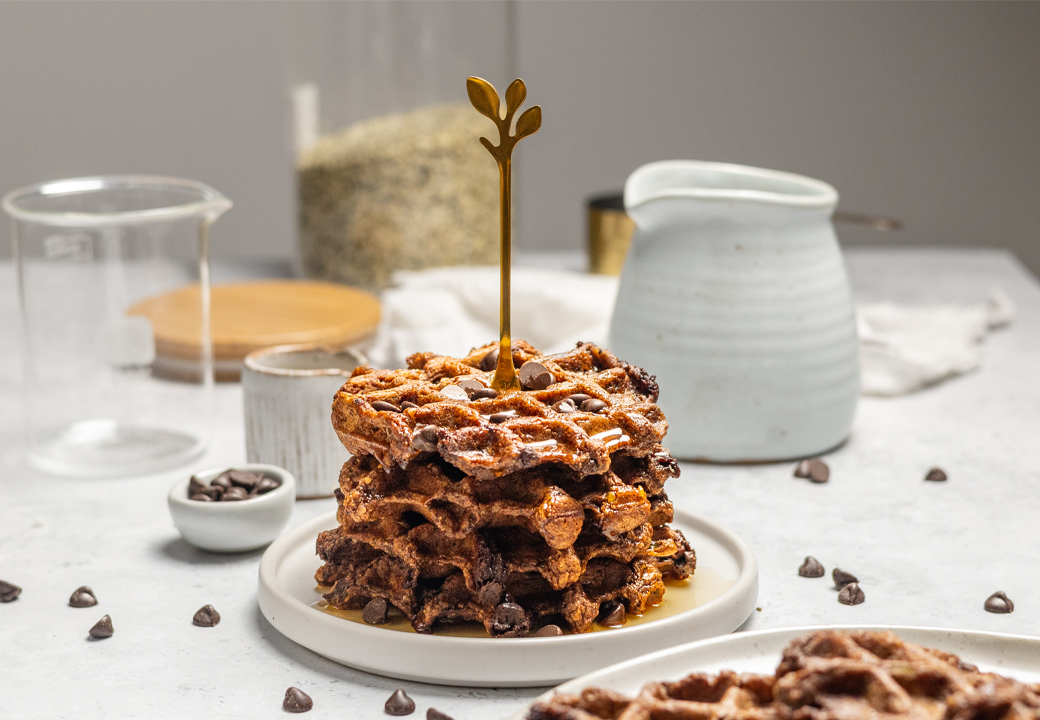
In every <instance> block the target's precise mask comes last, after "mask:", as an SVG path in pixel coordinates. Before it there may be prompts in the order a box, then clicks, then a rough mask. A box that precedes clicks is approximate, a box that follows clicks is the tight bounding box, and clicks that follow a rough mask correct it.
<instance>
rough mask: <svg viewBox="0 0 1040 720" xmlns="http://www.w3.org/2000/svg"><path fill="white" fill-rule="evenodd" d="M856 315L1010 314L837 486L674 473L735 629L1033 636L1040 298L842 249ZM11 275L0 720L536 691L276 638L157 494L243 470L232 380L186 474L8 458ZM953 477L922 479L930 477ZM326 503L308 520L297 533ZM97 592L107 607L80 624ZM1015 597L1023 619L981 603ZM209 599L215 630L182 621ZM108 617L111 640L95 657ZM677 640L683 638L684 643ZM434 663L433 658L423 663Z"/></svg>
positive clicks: (503, 711)
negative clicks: (972, 357)
mask: <svg viewBox="0 0 1040 720" xmlns="http://www.w3.org/2000/svg"><path fill="white" fill-rule="evenodd" d="M847 257H848V265H849V270H850V273H851V276H852V280H853V285H854V287H855V290H856V293H857V296H858V297H859V298H860V299H872V300H880V299H891V300H897V301H899V300H901V301H918V302H965V303H968V302H971V303H978V302H982V301H983V300H984V299H985V297H986V293H987V291H988V290H989V289H990V288H993V287H996V288H1000V289H1002V290H1003V291H1004V292H1006V293H1007V294H1008V295H1009V296H1010V297H1011V298H1012V300H1013V301H1014V302H1015V303H1016V305H1017V307H1018V314H1017V316H1016V318H1015V320H1014V322H1013V323H1012V325H1011V326H1010V328H1008V329H1006V330H1001V331H998V332H996V333H995V334H993V335H992V336H991V337H990V338H989V339H988V341H987V345H986V350H985V353H986V355H985V360H984V362H983V367H982V369H981V370H980V371H979V372H977V373H974V374H972V375H969V376H965V377H962V378H959V379H955V380H952V381H950V382H947V383H945V384H943V385H940V386H938V387H935V388H932V389H930V390H926V391H924V392H920V393H917V394H914V395H910V396H907V397H902V398H894V399H872V398H863V399H862V400H861V402H860V405H859V409H858V412H857V415H856V420H855V424H854V427H853V433H852V437H851V439H850V440H849V442H848V443H846V444H845V445H844V446H843V447H842V448H841V449H839V450H838V451H837V452H835V453H833V454H831V455H830V456H828V458H827V462H828V463H829V464H830V466H831V480H830V482H829V483H827V484H825V485H813V484H811V483H809V482H807V481H804V480H795V479H793V478H792V477H791V470H792V465H790V464H782V465H761V466H737V467H715V466H699V465H690V464H684V465H683V474H682V477H680V478H678V479H676V480H673V481H671V482H670V483H669V486H668V491H669V494H670V495H671V497H672V498H673V500H674V501H675V503H676V505H678V506H680V507H686V508H689V509H691V510H695V511H697V512H700V513H704V514H706V515H708V516H710V517H712V518H714V519H716V520H718V521H719V522H721V523H723V524H725V525H726V526H728V527H729V528H731V529H732V530H734V531H735V532H737V533H738V534H739V535H741V536H742V537H743V538H744V539H745V540H746V541H747V542H748V543H749V544H750V545H751V547H752V549H753V550H754V552H755V553H756V555H757V558H758V562H759V566H760V572H761V575H760V580H761V589H760V595H759V602H758V605H759V606H760V607H761V611H760V612H755V613H754V614H753V615H752V617H751V618H750V619H749V620H748V622H747V623H745V625H744V626H743V628H742V629H744V630H751V629H760V628H770V627H781V626H789V625H808V624H818V623H879V624H889V623H891V624H915V625H933V626H941V627H957V628H967V629H977V630H991V631H1000V632H1010V633H1022V634H1028V635H1040V574H1038V573H1037V572H1036V568H1037V565H1038V561H1037V553H1038V552H1040V283H1038V282H1037V281H1036V279H1035V278H1033V277H1032V276H1031V275H1029V274H1028V272H1027V271H1025V270H1024V269H1023V268H1022V267H1021V265H1019V264H1018V263H1017V262H1016V261H1015V259H1014V258H1013V257H1012V256H1011V255H1009V254H1006V253H1000V252H994V251H937V250H871V251H864V250H860V251H851V252H849V253H848V254H847ZM15 317H16V310H15V300H14V288H13V272H12V270H11V266H10V264H9V263H7V264H4V265H0V579H3V580H7V581H9V582H13V583H15V584H17V585H20V586H21V587H22V588H24V591H23V593H22V595H21V597H20V598H19V599H18V600H16V601H15V602H11V603H7V604H0V716H3V717H4V718H8V717H9V718H17V719H21V718H44V717H46V718H65V717H67V718H75V719H76V720H91V719H92V718H102V717H109V718H136V717H141V718H145V717H147V718H189V717H190V718H194V717H207V718H265V717H269V718H275V717H285V713H284V712H283V711H282V709H281V701H282V696H283V694H284V692H285V689H286V688H287V687H288V686H290V685H295V686H298V687H300V688H301V689H303V690H304V691H305V692H307V693H308V694H310V696H311V697H312V698H313V699H314V709H313V710H312V711H311V712H310V713H308V714H307V715H306V716H305V717H308V718H314V719H317V718H337V719H341V718H351V720H363V719H364V718H385V717H387V716H386V715H385V714H384V713H383V702H384V701H385V700H386V698H387V697H389V695H390V694H391V692H392V691H393V690H394V689H396V688H397V687H404V688H405V689H406V691H407V692H408V693H409V694H410V695H411V696H412V697H413V698H414V699H415V700H416V703H417V705H418V710H417V711H416V713H415V715H413V716H412V717H416V718H421V717H424V713H425V710H426V708H427V707H430V706H431V705H432V706H434V707H436V708H437V709H439V710H441V711H442V712H445V713H447V714H449V715H451V716H452V717H454V718H455V720H476V718H505V717H508V716H510V715H511V714H512V713H514V712H516V711H517V710H518V709H519V708H521V707H523V706H524V705H525V704H526V703H527V702H528V701H529V700H530V699H531V698H533V697H534V696H535V695H537V694H538V693H539V692H540V691H539V690H486V689H482V690H476V689H466V688H449V687H437V686H432V685H422V684H417V683H406V682H401V681H397V680H390V679H385V678H381V677H376V676H372V675H367V674H365V673H362V672H358V671H354V670H351V669H349V668H346V667H342V666H339V665H336V664H334V663H332V662H329V661H327V660H325V659H323V658H321V657H319V656H317V655H315V654H314V653H312V652H310V651H308V650H305V649H303V648H301V647H299V646H297V645H295V644H294V643H293V642H291V641H289V640H287V639H285V638H284V637H282V636H281V635H280V634H279V633H278V632H277V631H276V630H275V629H274V628H272V627H271V625H270V624H268V622H267V621H266V620H265V619H264V618H263V617H262V616H261V614H260V611H259V609H258V608H257V604H256V577H257V567H258V564H259V561H260V555H261V553H260V552H255V553H248V554H245V555H231V556H222V555H211V554H208V553H205V552H202V551H199V550H195V549H194V548H192V547H191V546H189V545H187V544H186V543H185V542H184V541H183V540H181V539H180V536H179V534H178V533H177V530H176V529H175V528H174V527H173V525H172V522H171V520H170V517H169V514H168V513H167V510H166V493H167V491H168V489H169V487H170V486H171V485H172V484H173V482H174V481H175V480H177V479H178V478H180V477H182V476H183V475H184V474H185V473H186V472H189V471H192V470H198V469H202V468H206V467H213V466H221V465H234V464H236V463H240V462H243V461H244V459H245V449H244V440H243V426H242V417H241V405H242V398H241V387H240V386H238V385H219V386H218V388H217V397H218V404H219V412H220V422H219V427H218V431H217V435H216V437H215V439H214V442H213V445H212V447H211V448H210V450H209V451H208V452H207V454H206V455H205V457H204V458H203V459H201V460H199V461H198V462H196V463H193V464H192V465H191V466H190V467H188V468H185V469H182V470H179V471H175V472H168V473H163V474H161V475H155V476H149V477H143V478H135V479H130V480H112V481H92V480H67V479H60V478H52V477H45V476H42V475H38V474H36V473H34V472H33V471H31V470H29V469H27V468H26V467H25V466H24V464H23V462H22V460H21V458H20V453H19V451H18V449H17V442H18V434H17V422H18V416H19V415H20V402H19V399H18V393H17V390H18V385H17V374H16V371H17V358H16V353H15V352H14V350H13V348H14V343H13V341H14V321H15ZM934 465H938V466H940V467H942V468H943V469H945V470H946V472H947V473H948V474H949V481H948V482H946V483H926V482H924V481H923V480H922V478H923V476H924V474H925V472H926V471H927V470H928V468H929V467H931V466H934ZM334 506H335V503H334V501H332V500H327V501H309V502H301V503H298V504H297V507H296V509H295V513H294V515H293V518H292V520H291V523H290V525H296V524H298V523H300V522H303V521H304V520H306V519H308V518H310V517H313V516H314V515H316V514H319V513H324V512H327V511H329V510H331V509H333V508H334ZM810 554H811V555H814V556H816V557H817V558H818V559H819V560H820V561H821V562H822V563H823V564H824V566H825V567H826V568H827V570H828V572H829V571H830V570H831V568H833V567H834V566H835V565H838V566H840V567H842V568H843V569H845V570H848V571H850V572H852V573H854V574H856V575H858V576H859V578H860V581H861V587H862V588H863V589H864V591H865V593H866V602H865V603H864V604H862V605H858V606H855V607H846V606H843V605H840V604H839V603H838V602H837V600H836V594H837V593H836V592H835V591H834V590H833V589H832V588H831V586H830V583H829V582H828V581H827V580H823V579H820V580H807V579H804V578H800V577H798V575H797V568H798V566H799V564H800V563H801V561H802V558H803V557H804V556H805V555H810ZM80 585H90V586H91V587H92V588H93V589H94V591H95V592H96V594H97V596H98V599H99V600H100V604H99V605H97V606H96V607H93V608H87V609H74V608H70V607H68V605H67V602H68V597H69V595H70V594H71V593H72V591H73V590H74V589H76V588H77V587H79V586H80ZM996 590H1004V591H1005V592H1007V594H1008V595H1009V596H1010V597H1011V599H1012V600H1014V602H1015V604H1016V609H1015V612H1014V613H1012V614H1010V615H992V614H989V613H986V612H984V611H983V609H982V604H983V602H984V600H985V599H986V597H987V596H989V595H990V594H991V593H992V592H994V591H996ZM207 603H211V604H213V605H214V606H215V607H216V608H217V610H218V611H219V612H220V614H221V616H222V621H221V623H220V624H219V625H218V626H217V627H215V628H197V627H194V626H193V625H192V624H191V617H192V615H193V614H194V612H195V610H197V609H198V608H199V607H201V606H202V605H205V604H207ZM106 613H107V614H109V615H111V616H112V620H113V624H114V626H115V635H114V636H113V637H112V638H110V639H108V640H105V641H102V642H88V641H87V640H86V636H87V630H88V629H89V628H90V626H91V625H93V624H94V622H95V621H97V620H98V619H99V618H100V617H101V616H102V615H104V614H106ZM681 641H682V638H676V642H677V643H678V642H681ZM430 662H431V663H435V662H438V658H436V657H431V658H430Z"/></svg>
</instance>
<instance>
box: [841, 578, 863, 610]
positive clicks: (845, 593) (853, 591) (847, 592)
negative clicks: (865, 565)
mask: <svg viewBox="0 0 1040 720" xmlns="http://www.w3.org/2000/svg"><path fill="white" fill-rule="evenodd" d="M866 599H867V596H866V595H864V594H863V590H862V589H861V588H860V586H859V583H857V582H850V583H849V584H848V585H846V586H845V587H843V588H842V589H841V590H840V591H839V592H838V602H840V603H841V604H842V605H859V604H860V603H861V602H863V601H864V600H866Z"/></svg>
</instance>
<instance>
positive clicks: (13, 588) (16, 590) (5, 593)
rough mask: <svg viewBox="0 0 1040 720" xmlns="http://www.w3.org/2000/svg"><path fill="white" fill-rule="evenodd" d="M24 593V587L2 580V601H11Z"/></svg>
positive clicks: (0, 585) (0, 598) (0, 599)
mask: <svg viewBox="0 0 1040 720" xmlns="http://www.w3.org/2000/svg"><path fill="white" fill-rule="evenodd" d="M21 594H22V589H21V588H20V587H18V586H17V585H15V584H13V583H9V582H6V581H4V580H0V603H9V602H11V601H12V600H14V599H15V598H16V597H18V596H19V595H21Z"/></svg>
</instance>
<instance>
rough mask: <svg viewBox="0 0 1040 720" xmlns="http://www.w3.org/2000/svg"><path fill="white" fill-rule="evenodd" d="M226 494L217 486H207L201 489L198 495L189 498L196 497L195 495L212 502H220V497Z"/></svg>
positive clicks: (192, 494) (190, 495) (193, 494)
mask: <svg viewBox="0 0 1040 720" xmlns="http://www.w3.org/2000/svg"><path fill="white" fill-rule="evenodd" d="M223 494H224V488H222V487H219V486H217V485H206V486H204V487H202V488H199V491H198V492H196V493H191V494H189V497H195V495H205V496H206V497H208V498H209V499H210V500H220V496H221V495H223Z"/></svg>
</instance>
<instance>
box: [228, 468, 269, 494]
mask: <svg viewBox="0 0 1040 720" xmlns="http://www.w3.org/2000/svg"><path fill="white" fill-rule="evenodd" d="M228 477H229V478H230V479H231V484H232V485H236V486H238V487H240V488H245V489H246V490H247V491H248V490H252V489H253V488H254V487H256V484H257V483H258V482H260V480H261V478H263V473H258V472H253V471H252V470H232V471H230V472H229V473H228Z"/></svg>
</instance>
